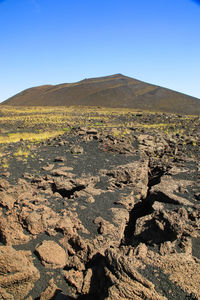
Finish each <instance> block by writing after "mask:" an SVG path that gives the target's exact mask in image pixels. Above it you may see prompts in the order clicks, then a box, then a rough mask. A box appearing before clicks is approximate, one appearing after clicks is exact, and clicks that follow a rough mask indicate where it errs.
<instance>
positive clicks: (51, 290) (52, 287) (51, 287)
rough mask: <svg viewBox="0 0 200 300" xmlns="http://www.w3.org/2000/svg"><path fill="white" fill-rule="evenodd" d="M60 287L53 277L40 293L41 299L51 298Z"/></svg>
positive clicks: (48, 299) (49, 299) (47, 299)
mask: <svg viewBox="0 0 200 300" xmlns="http://www.w3.org/2000/svg"><path fill="white" fill-rule="evenodd" d="M57 289H58V287H57V285H56V284H55V283H54V280H53V278H52V279H51V280H50V281H49V282H48V286H47V288H46V289H45V291H43V292H42V293H41V295H40V300H51V299H52V298H53V297H54V296H55V293H56V290H57Z"/></svg>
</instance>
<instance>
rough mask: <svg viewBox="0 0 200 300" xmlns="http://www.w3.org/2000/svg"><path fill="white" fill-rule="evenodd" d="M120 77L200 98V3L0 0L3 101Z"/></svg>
mask: <svg viewBox="0 0 200 300" xmlns="http://www.w3.org/2000/svg"><path fill="white" fill-rule="evenodd" d="M115 73H122V74H124V75H127V76H130V77H133V78H137V79H140V80H143V81H146V82H149V83H154V84H158V85H160V86H165V87H168V88H171V89H175V90H178V91H181V92H184V93H186V94H189V95H193V96H196V97H199V98H200V1H192V0H151V1H150V0H0V101H3V100H5V99H6V98H8V97H10V96H12V95H14V94H16V93H17V92H20V91H22V90H24V89H26V88H29V87H32V86H37V85H42V84H58V83H64V82H75V81H79V80H81V79H83V78H89V77H98V76H104V75H111V74H115Z"/></svg>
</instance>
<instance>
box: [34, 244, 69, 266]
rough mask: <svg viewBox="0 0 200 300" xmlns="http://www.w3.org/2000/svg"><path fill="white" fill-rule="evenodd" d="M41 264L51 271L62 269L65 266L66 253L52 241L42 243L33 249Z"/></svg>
mask: <svg viewBox="0 0 200 300" xmlns="http://www.w3.org/2000/svg"><path fill="white" fill-rule="evenodd" d="M35 251H36V253H37V254H38V255H39V257H40V259H41V262H42V264H43V265H44V266H45V267H47V268H51V269H57V268H63V267H64V266H65V265H66V264H67V260H68V256H67V253H66V251H65V250H64V249H63V248H62V247H61V246H59V245H58V244H57V243H56V242H54V241H43V242H42V243H41V244H40V245H39V246H37V247H36V249H35Z"/></svg>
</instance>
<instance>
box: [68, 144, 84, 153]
mask: <svg viewBox="0 0 200 300" xmlns="http://www.w3.org/2000/svg"><path fill="white" fill-rule="evenodd" d="M71 153H72V154H83V147H81V146H79V145H74V146H72V147H71Z"/></svg>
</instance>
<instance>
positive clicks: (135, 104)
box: [2, 74, 200, 114]
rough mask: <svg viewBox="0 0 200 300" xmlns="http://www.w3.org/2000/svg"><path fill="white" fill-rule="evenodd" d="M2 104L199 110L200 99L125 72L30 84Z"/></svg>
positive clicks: (163, 110)
mask: <svg viewBox="0 0 200 300" xmlns="http://www.w3.org/2000/svg"><path fill="white" fill-rule="evenodd" d="M2 104H3V105H16V106H74V105H86V106H105V107H122V108H133V109H140V110H150V111H160V112H170V113H181V114H200V101H199V99H197V98H194V97H191V96H188V95H185V94H182V93H179V92H176V91H172V90H169V89H166V88H162V87H159V86H156V85H152V84H149V83H145V82H142V81H139V80H137V79H133V78H130V77H127V76H124V75H122V74H115V75H111V76H105V77H99V78H90V79H84V80H81V81H79V82H76V83H64V84H58V85H43V86H38V87H33V88H29V89H27V90H24V91H22V92H20V93H18V94H17V95H15V96H13V97H11V98H9V99H7V100H6V101H4V102H3V103H2Z"/></svg>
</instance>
